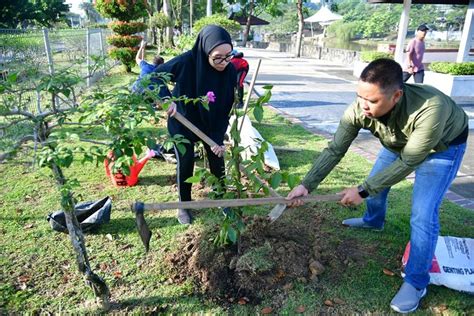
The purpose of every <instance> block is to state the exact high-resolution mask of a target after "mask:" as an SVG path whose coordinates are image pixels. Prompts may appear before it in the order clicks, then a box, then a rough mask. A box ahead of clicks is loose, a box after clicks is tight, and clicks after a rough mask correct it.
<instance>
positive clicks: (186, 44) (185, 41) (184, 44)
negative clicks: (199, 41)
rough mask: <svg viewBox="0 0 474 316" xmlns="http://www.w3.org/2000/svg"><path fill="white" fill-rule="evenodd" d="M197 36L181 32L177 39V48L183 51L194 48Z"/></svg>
mask: <svg viewBox="0 0 474 316" xmlns="http://www.w3.org/2000/svg"><path fill="white" fill-rule="evenodd" d="M195 41H196V37H195V36H192V35H187V34H181V35H180V36H179V37H178V39H177V41H176V48H177V49H178V50H179V51H181V52H184V51H187V50H190V49H191V48H193V45H194V42H195Z"/></svg>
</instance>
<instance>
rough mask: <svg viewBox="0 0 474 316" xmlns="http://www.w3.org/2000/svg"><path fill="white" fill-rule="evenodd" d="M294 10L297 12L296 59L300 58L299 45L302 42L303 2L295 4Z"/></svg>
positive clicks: (299, 0) (300, 0)
mask: <svg viewBox="0 0 474 316" xmlns="http://www.w3.org/2000/svg"><path fill="white" fill-rule="evenodd" d="M296 9H297V12H298V33H297V34H296V57H301V43H302V40H303V26H304V17H303V0H298V1H297V2H296Z"/></svg>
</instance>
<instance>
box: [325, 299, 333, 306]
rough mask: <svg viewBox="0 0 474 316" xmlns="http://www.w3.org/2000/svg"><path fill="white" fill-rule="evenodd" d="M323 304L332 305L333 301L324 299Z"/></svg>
mask: <svg viewBox="0 0 474 316" xmlns="http://www.w3.org/2000/svg"><path fill="white" fill-rule="evenodd" d="M324 305H326V306H334V303H333V302H332V301H331V300H325V301H324Z"/></svg>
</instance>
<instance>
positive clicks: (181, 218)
mask: <svg viewBox="0 0 474 316" xmlns="http://www.w3.org/2000/svg"><path fill="white" fill-rule="evenodd" d="M177 217H178V222H179V223H180V224H182V225H189V224H191V221H192V216H191V213H189V210H186V209H179V210H178V215H177Z"/></svg>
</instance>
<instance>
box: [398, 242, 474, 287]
mask: <svg viewBox="0 0 474 316" xmlns="http://www.w3.org/2000/svg"><path fill="white" fill-rule="evenodd" d="M409 255H410V242H408V244H407V246H406V248H405V253H404V254H403V257H402V265H403V268H405V266H406V264H407V262H408V258H409ZM430 283H431V284H435V285H444V286H446V287H449V288H451V289H454V290H458V291H463V292H470V293H474V239H471V238H461V237H451V236H439V237H438V243H437V245H436V250H435V256H434V258H433V262H432V265H431V269H430Z"/></svg>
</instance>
